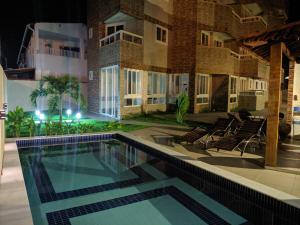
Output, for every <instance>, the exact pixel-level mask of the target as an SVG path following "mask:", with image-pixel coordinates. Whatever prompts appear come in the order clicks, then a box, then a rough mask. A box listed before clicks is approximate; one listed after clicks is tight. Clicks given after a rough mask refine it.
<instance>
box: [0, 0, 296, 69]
mask: <svg viewBox="0 0 300 225" xmlns="http://www.w3.org/2000/svg"><path fill="white" fill-rule="evenodd" d="M272 1H276V0H272ZM4 2H5V3H4ZM289 2H290V7H289V22H293V21H296V20H300V9H299V7H298V4H299V0H289ZM2 10H4V11H5V12H6V13H2V12H1V14H0V38H1V40H2V56H4V57H6V58H7V63H8V67H10V68H15V67H16V58H17V54H18V51H19V48H20V45H21V41H22V36H23V33H24V29H25V26H26V24H29V23H35V22H74V23H75V22H82V23H86V0H59V1H57V0H23V1H16V0H2V1H1V11H2ZM2 64H3V65H5V60H2Z"/></svg>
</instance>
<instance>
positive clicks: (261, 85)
mask: <svg viewBox="0 0 300 225" xmlns="http://www.w3.org/2000/svg"><path fill="white" fill-rule="evenodd" d="M260 90H264V82H263V81H262V82H261V83H260Z"/></svg>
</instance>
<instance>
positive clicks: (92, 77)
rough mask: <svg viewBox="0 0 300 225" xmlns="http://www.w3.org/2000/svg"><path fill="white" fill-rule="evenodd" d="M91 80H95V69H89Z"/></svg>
mask: <svg viewBox="0 0 300 225" xmlns="http://www.w3.org/2000/svg"><path fill="white" fill-rule="evenodd" d="M89 80H94V71H89Z"/></svg>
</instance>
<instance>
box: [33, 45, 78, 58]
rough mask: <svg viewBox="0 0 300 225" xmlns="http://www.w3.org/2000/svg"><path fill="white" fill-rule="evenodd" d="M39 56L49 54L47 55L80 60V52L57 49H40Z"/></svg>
mask: <svg viewBox="0 0 300 225" xmlns="http://www.w3.org/2000/svg"><path fill="white" fill-rule="evenodd" d="M37 53H38V54H47V55H55V56H63V57H69V58H77V59H78V58H80V52H77V51H72V50H65V49H55V48H46V47H43V48H40V49H39V50H38V51H37Z"/></svg>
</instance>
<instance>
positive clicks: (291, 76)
mask: <svg viewBox="0 0 300 225" xmlns="http://www.w3.org/2000/svg"><path fill="white" fill-rule="evenodd" d="M294 75H295V61H290V65H289V86H288V102H287V114H286V123H288V124H292V120H293V100H294Z"/></svg>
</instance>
